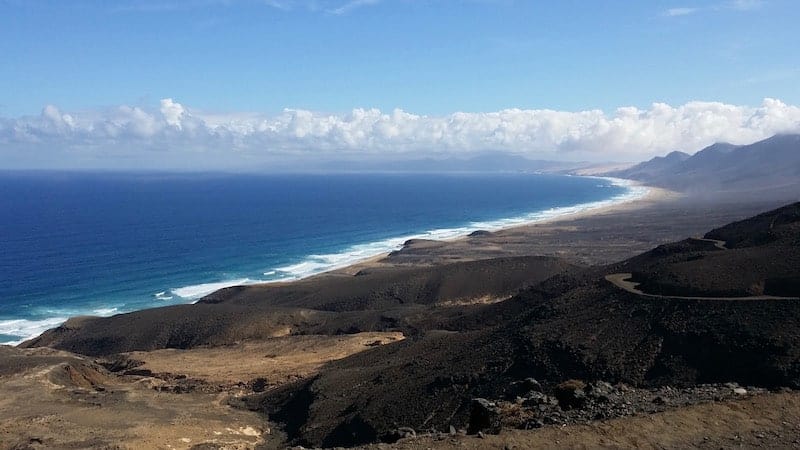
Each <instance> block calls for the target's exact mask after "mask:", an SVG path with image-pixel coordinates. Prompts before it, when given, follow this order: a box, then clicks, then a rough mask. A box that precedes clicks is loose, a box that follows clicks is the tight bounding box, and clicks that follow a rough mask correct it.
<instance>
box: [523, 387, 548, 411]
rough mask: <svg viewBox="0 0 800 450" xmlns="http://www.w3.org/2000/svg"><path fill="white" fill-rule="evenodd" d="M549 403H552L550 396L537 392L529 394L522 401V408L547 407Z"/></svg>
mask: <svg viewBox="0 0 800 450" xmlns="http://www.w3.org/2000/svg"><path fill="white" fill-rule="evenodd" d="M549 403H551V398H550V396H548V395H545V394H542V393H541V392H535V391H534V392H530V393H528V395H527V396H526V397H525V398H524V399H522V406H526V407H529V408H530V407H533V406H539V405H546V404H549Z"/></svg>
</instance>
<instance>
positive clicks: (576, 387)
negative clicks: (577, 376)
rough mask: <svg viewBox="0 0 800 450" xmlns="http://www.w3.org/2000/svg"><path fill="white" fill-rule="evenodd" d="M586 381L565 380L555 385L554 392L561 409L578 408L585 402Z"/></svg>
mask: <svg viewBox="0 0 800 450" xmlns="http://www.w3.org/2000/svg"><path fill="white" fill-rule="evenodd" d="M584 388H586V383H584V382H583V381H580V380H567V381H565V382H563V383H561V384H559V385H558V386H556V388H555V391H554V394H555V396H556V398H557V399H558V404H559V406H561V408H563V409H579V408H582V407H583V406H584V405H585V404H586V393H585V392H584Z"/></svg>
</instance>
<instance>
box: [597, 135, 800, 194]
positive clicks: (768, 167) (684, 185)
mask: <svg viewBox="0 0 800 450" xmlns="http://www.w3.org/2000/svg"><path fill="white" fill-rule="evenodd" d="M605 175H608V176H614V177H620V178H627V179H632V180H639V181H642V182H644V183H646V184H650V185H653V186H661V187H665V188H668V189H673V190H677V191H684V192H693V193H698V194H704V195H736V196H753V197H763V196H765V195H769V196H781V197H794V198H796V197H797V196H798V195H800V135H797V134H784V135H776V136H773V137H771V138H769V139H765V140H763V141H759V142H756V143H753V144H750V145H732V144H725V143H720V144H714V145H711V146H709V147H706V148H704V149H703V150H700V151H699V152H697V153H695V154H694V155H692V156H690V155H688V154H686V153H683V152H672V153H670V154H669V155H667V156H664V157H656V158H653V159H651V160H649V161H645V162H643V163H641V164H637V165H635V166H633V167H630V168H628V169H624V170H617V171H612V172H607V173H605Z"/></svg>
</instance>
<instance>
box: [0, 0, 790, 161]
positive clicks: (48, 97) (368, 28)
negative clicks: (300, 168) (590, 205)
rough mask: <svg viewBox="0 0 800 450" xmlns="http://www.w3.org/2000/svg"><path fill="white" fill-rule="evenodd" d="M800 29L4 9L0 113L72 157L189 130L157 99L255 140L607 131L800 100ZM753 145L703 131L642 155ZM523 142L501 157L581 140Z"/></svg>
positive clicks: (412, 15) (172, 5)
mask: <svg viewBox="0 0 800 450" xmlns="http://www.w3.org/2000/svg"><path fill="white" fill-rule="evenodd" d="M798 23H800V2H797V1H796V0H763V1H759V0H716V1H715V0H709V1H690V0H682V1H680V0H676V1H630V0H624V1H623V0H609V1H578V0H560V1H546V2H545V1H532V0H530V1H523V0H462V1H457V0H183V1H179V0H119V1H115V2H107V1H88V0H70V1H45V0H0V57H1V60H2V62H1V63H0V86H2V90H1V91H0V118H3V117H4V118H6V119H5V132H6V135H7V136H6V143H7V146H12V144H13V146H16V147H19V148H20V149H21V148H22V147H24V146H25V145H27V144H25V145H23V144H20V143H19V141H20V139H22V138H21V137H20V136H21V135H22V134H24V133H22V132H20V131H19V128H20V127H22V125H20V123H24V124H26V125H25V127H37V126H44V125H42V123H44V122H46V121H47V120H49V119H48V117H49V116H47V115H46V114H44V112H43V108H45V107H46V106H48V105H52V107H54V108H57V112H58V115H59V117H62V116H63V115H64V114H68V115H69V117H70V120H73V119H74V120H73V122H69V121H67V122H64V123H65V124H66V125H64V127H66V128H63V127H62V128H63V129H62V130H61V131H63V130H67V131H69V132H70V133H71V134H69V133H68V136H67V135H59V136H57V137H58V138H61V139H62V141H63V142H64V144H63V145H64V146H72V147H75V146H76V145H78V144H76V142H75V140H76V134H75V133H76V131H75V130H77V129H78V128H80V127H79V126H78V125H76V124H75V123H76V122H81V121H82V123H83V124H84V131H85V132H86V133H89V134H91V133H93V132H95V131H96V130H97V129H98V128H99V127H98V126H97V124H98V123H99V122H98V121H101V120H102V121H105V122H103V123H106V122H109V121H117V122H119V120H122V119H119V118H118V117H117V116H118V115H119V114H118V113H119V108H122V107H124V108H133V109H131V111H134V110H141V111H142V112H143V114H149V115H151V116H152V118H153V119H152V120H153V121H156V122H159V123H160V124H161V125H162V127H161V128H159V130H162V129H168V128H169V126H170V125H171V126H173V127H177V128H178V129H180V130H185V128H186V127H182V126H180V125H179V124H178V125H176V124H175V123H172V124H170V123H169V121H168V119H167V118H166V116H165V115H164V114H163V111H161V109H160V108H161V106H163V102H162V101H163V100H164V99H170V102H174V103H179V105H180V107H181V109H182V114H184V115H183V116H182V117H184V118H186V117H188V115H189V114H190V113H191V114H192V115H193V117H194V118H195V119H196V120H199V121H202V122H203V123H204V124H205V125H202V124H201V125H198V126H204V127H206V128H213V129H218V128H219V125H220V124H232V123H233V122H236V121H237V120H244V118H248V120H249V122H247V126H250V127H251V128H252V127H253V126H254V125H253V123H255V122H254V120H256V119H254V117H256V116H257V117H258V118H259V119H258V120H262V119H263V118H272V119H271V120H273V121H278V122H280V120H279V119H276V117H280V116H281V115H285V114H286V111H287V109H288V110H292V111H294V110H301V111H310V112H312V113H313V115H315V117H316V116H320V115H322V116H324V115H325V114H335V115H338V116H337V117H339V118H340V119H341V120H342V121H344V122H347V121H348V120H350V119H351V115H352V112H353V111H354V109H357V108H363V109H365V110H370V109H371V108H376V109H378V110H380V111H381V112H382V113H383V114H391V113H392V111H393V110H395V109H401V110H402V111H403V112H407V113H411V114H415V115H420V116H434V117H449V115H452V114H454V113H457V112H467V113H476V114H477V113H489V112H498V111H503V110H507V109H512V108H516V109H520V110H524V111H533V110H555V111H562V112H571V113H577V112H582V111H595V112H596V111H597V110H601V111H602V112H603V113H604V114H605V115H606V119H608V120H613V119H614V118H615V117H616V115H617V109H618V108H620V107H636V108H640V109H642V111H648V112H651V113H652V112H653V110H654V107H653V105H654V104H660V103H665V104H668V105H671V106H672V107H675V108H681V107H682V106H685V105H690V104H694V103H693V102H714V103H721V104H724V105H735V106H736V107H740V108H750V109H748V110H746V111H745V112H744V113H743V115H741V116H742V117H744V119H742V120H745V119H747V117H751V116H752V114H756V112H757V111H758V108H759V107H764V99H765V98H766V99H777V100H778V101H780V102H782V104H783V105H784V106H786V107H790V109H791V108H793V107H792V105H797V104H800V89H799V88H798V86H800V50H798V49H800V33H798V32H797V31H796V30H797V24H798ZM160 105H161V106H160ZM731 107H733V106H731ZM718 109H719V108H718ZM722 109H723V110H724V109H725V108H722ZM109 111H113V112H114V113H113V114H115V115H114V117H113V118H109V114H111V113H109ZM126 111H127V110H126ZM791 111H794V110H793V109H792V110H791ZM791 111H790V112H791ZM51 112H52V111H51ZM784 113H785V111H784ZM131 114H133V115H134V116H135V115H136V114H138V113H136V112H135V111H134V112H133V113H131ZM25 118H27V119H25ZM34 118H38V119H36V120H39V122H36V121H35V120H34ZM21 120H22V121H23V122H20V121H21ZM126 120H128V119H126ZM130 120H134V119H130ZM264 120H267V119H264ZM530 120H539V118H534V119H530ZM726 120H727V119H726ZM34 122H35V123H34ZM90 122H91V124H92V125H86V124H89V123H90ZM115 123H116V122H115ZM126 123H127V122H126ZM237 123H238V122H237ZM793 123H794V122H791V123H790V124H789V125H786V124H782V125H780V126H779V127H778V128H775V127H773V128H769V129H762V130H760V132H761V134H766V133H768V132H772V131H775V130H780V129H784V128H787V127H788V128H791V126H792V124H793ZM37 124H38V125H37ZM209 124H211V125H209ZM45 125H46V124H45ZM140 125H141V124H138V125H135V126H134V125H132V127H133V128H137V127H138V128H137V129H140V130H141V129H142V128H141V127H140ZM145 125H146V124H145ZM740 125H741V124H740ZM2 126H3V125H2V123H0V135H1V134H2V131H3V128H2ZM143 126H144V125H143ZM237 126H238V125H237ZM315 126H316V125H315ZM12 127H16V129H17V131H15V132H14V134H13V136H12V135H11V134H12V133H11V132H10V131H9V130H10V129H11V128H12ZM231 127H232V128H236V127H235V126H233V125H231ZM481 127H483V128H481ZM481 127H478V128H480V129H487V128H486V126H483V125H481ZM502 127H505V128H503V130H507V128H508V127H507V126H506V125H505V122H503V125H502ZM581 127H583V125H581ZM781 127H783V128H781ZM23 128H24V127H23ZM51 128H53V127H51ZM55 128H58V127H55ZM55 128H53V129H55ZM239 128H241V127H239ZM239 128H237V129H239ZM317 128H319V126H317ZM556 128H557V127H556ZM581 129H583V128H581ZM87 130H88V131H87ZM162 131H163V130H162ZM159 132H160V131H159ZM496 132H497V128H495V129H494V131H493V133H494V134H492V136H496V134H497V133H496ZM86 133H84V134H81V135H80V137H81V139H83V140H84V141H85V140H86V139H89V137H87V135H85V134H86ZM392 133H393V132H392ZM34 134H35V133H34ZM62 134H63V133H62ZM145 134H146V133H145ZM295 134H297V133H295ZM300 134H303V136H305V135H306V134H304V133H300ZM390 134H391V133H390ZM154 135H155V134H153V136H154ZM8 136H11V137H8ZM760 136H761V135H760V134H758V133H751V134H747V133H744V134H742V133H739V134H736V133H734V132H730V133H728V134H725V133H722V132H720V133H716V134H713V133H712V134H710V135H709V134H704V135H702V136H699V137H697V138H696V139H690V140H689V141H688V142H683V141H681V142H673V141H668V142H662V143H657V145H647V146H645V147H644V150H642V147H640V148H639V150H641V151H639V153H641V154H655V153H658V152H661V151H665V150H668V149H670V148H672V147H681V148H682V149H685V150H696V148H694V147H698V146H701V145H703V144H705V143H706V142H710V141H712V140H714V139H718V138H728V139H729V140H736V139H737V138H739V139H740V140H747V139H750V138H751V137H752V138H755V137H760ZM301 137H302V136H301ZM51 138H52V136H51ZM52 139H53V142H51V143H57V142H56V141H55V138H52ZM115 139H117V138H116V137H115ZM411 139H412V140H414V139H415V138H414V137H413V136H412V137H411ZM526 139H527V141H526V140H525V139H523V141H522V142H528V143H529V144H530V145H529V146H528V147H526V148H522V147H521V146H520V145H521V144H520V145H517V146H516V147H514V146H511V147H509V148H510V149H511V150H518V151H520V152H522V151H527V150H531V149H532V150H531V151H532V152H533V153H536V152H545V151H553V150H554V149H555V146H557V147H558V149H556V150H559V149H562V150H563V149H564V148H568V149H570V150H575V148H573V147H575V146H576V145H578V144H574V143H570V142H567V145H563V141H564V140H565V139H566V140H567V141H569V140H570V136H566V137H565V138H564V139H556V140H555V141H554V142H555V144H554V143H553V142H549V143H548V142H543V141H542V142H539V141H536V139H539V138H537V137H536V136H533V137H531V136H530V135H529V136H528V137H527V138H526ZM344 140H345V141H346V140H347V139H344ZM484 141H485V139H484ZM161 142H162V143H163V142H164V141H163V139H162V140H161ZM226 142H227V141H226ZM270 142H271V143H270V145H266V144H265V145H266V146H268V147H270V148H277V147H278V145H277V144H274V142H272V141H270ZM493 142H494V141H493ZM148 143H149V144H152V142H149V141H148ZM531 143H532V144H531ZM538 143H541V145H538ZM184 144H185V142H184ZM273 144H274V145H273ZM363 144H364V142H361V141H359V143H357V144H354V145H355V146H363ZM368 144H369V142H367V145H368ZM104 145H105V144H104ZM313 145H314V142H305V143H301V145H299V146H301V147H308V146H313ZM325 145H329V147H330V148H334V147H336V146H337V145H339V146H340V147H341V143H340V144H336V143H333V144H331V143H327V142H326V143H325ZM453 145H454V146H458V142H454V143H453ZM620 145H621V144H620ZM637 145H638V144H637ZM487 146H489V147H491V145H488V144H487ZM322 147H324V145H323V146H322ZM466 147H470V146H469V145H466ZM473 147H474V148H476V149H479V150H480V149H481V148H479V147H480V146H473ZM473 147H470V148H473ZM499 147H503V146H502V145H499ZM282 148H284V149H285V148H286V145H283V147H282ZM359 148H360V147H359ZM403 148H404V149H407V148H409V147H408V146H406V147H403ZM503 148H505V147H503ZM578 150H579V152H578V153H577V154H580V155H583V154H585V153H587V152H588V151H589V150H586V151H583V150H582V149H580V148H578ZM625 153H626V150H625V149H623V148H615V150H614V151H613V152H610V155H609V157H611V156H613V157H619V155H624V154H625ZM630 153H631V154H633V153H635V152H634V151H633V150H631V151H630ZM598 158H599V156H598Z"/></svg>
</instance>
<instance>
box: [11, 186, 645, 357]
mask: <svg viewBox="0 0 800 450" xmlns="http://www.w3.org/2000/svg"><path fill="white" fill-rule="evenodd" d="M645 191H646V189H644V188H641V187H636V186H632V185H629V184H627V183H626V182H624V181H623V180H613V179H605V178H593V177H573V176H559V175H540V174H525V173H502V174H485V173H458V174H398V173H372V174H335V175H334V174H330V175H321V174H320V175H318V174H313V175H309V174H303V175H231V174H165V173H61V172H59V173H55V172H31V173H26V172H5V173H0V343H6V344H13V343H18V342H20V341H22V340H24V339H27V338H30V337H33V336H36V335H38V334H39V333H41V332H42V331H44V330H45V329H47V328H51V327H54V326H57V325H59V324H60V323H62V322H63V321H65V320H66V319H67V318H68V317H71V316H76V315H86V314H90V315H101V316H107V315H112V314H117V313H122V312H127V311H133V310H138V309H143V308H150V307H156V306H164V305H172V304H179V303H191V302H194V301H197V300H198V299H199V298H201V297H202V296H204V295H206V294H209V293H211V292H213V291H214V290H216V289H219V288H222V287H225V286H231V285H236V284H249V283H259V282H271V281H281V280H292V279H299V278H303V277H307V276H309V275H313V274H316V273H320V272H323V271H326V270H331V269H334V268H338V267H343V266H346V265H349V264H351V263H353V262H356V261H358V260H361V259H365V258H368V257H371V256H375V255H377V254H381V253H385V252H388V251H392V250H396V249H398V248H400V247H401V246H402V244H403V242H405V241H406V240H407V239H411V238H430V239H447V238H454V237H457V236H461V235H465V234H468V233H470V232H472V231H474V230H478V229H485V230H495V229H499V228H504V227H509V226H513V225H519V224H523V223H527V222H533V221H536V220H542V219H546V218H551V217H555V216H558V215H562V214H567V213H571V212H576V211H581V210H586V209H590V208H595V207H599V206H604V205H608V204H612V203H616V202H622V201H626V200H630V199H632V198H634V197H638V196H641V195H643V194H644V192H645Z"/></svg>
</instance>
